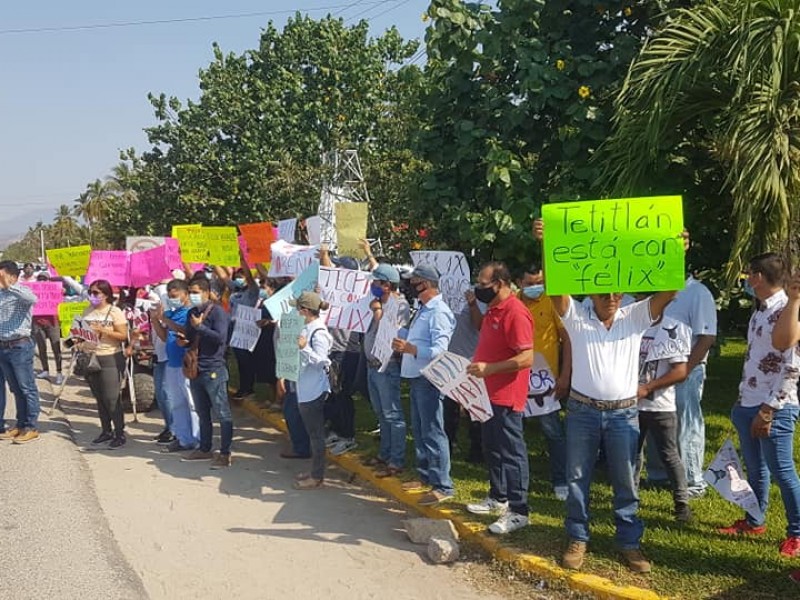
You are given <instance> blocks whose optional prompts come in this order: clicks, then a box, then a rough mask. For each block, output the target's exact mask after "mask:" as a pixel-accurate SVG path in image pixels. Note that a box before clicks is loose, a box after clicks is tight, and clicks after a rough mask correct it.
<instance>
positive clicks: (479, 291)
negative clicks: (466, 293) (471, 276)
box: [475, 285, 497, 304]
mask: <svg viewBox="0 0 800 600" xmlns="http://www.w3.org/2000/svg"><path fill="white" fill-rule="evenodd" d="M496 296H497V290H496V289H494V287H493V286H489V287H480V286H479V285H476V286H475V297H476V298H477V299H478V300H480V301H481V302H483V303H484V304H489V303H490V302H491V301H492V300H494V299H495V297H496Z"/></svg>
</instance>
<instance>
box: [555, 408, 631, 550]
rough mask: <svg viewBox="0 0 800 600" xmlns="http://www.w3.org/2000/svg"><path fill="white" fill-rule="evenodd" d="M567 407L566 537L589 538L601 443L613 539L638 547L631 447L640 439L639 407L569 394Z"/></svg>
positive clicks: (575, 538)
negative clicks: (599, 404)
mask: <svg viewBox="0 0 800 600" xmlns="http://www.w3.org/2000/svg"><path fill="white" fill-rule="evenodd" d="M568 409H569V410H568V412H567V419H566V422H567V485H568V486H569V496H568V497H567V519H566V523H565V524H566V528H567V533H568V534H569V537H570V538H571V539H573V540H578V541H580V542H588V541H589V487H590V486H591V483H592V473H593V471H594V466H595V463H596V462H597V453H598V450H599V449H600V447H601V446H602V447H603V449H604V451H605V455H606V461H607V464H608V475H609V478H610V479H611V487H612V490H613V492H614V523H615V525H616V529H617V533H616V538H615V539H616V543H617V545H618V546H619V547H620V548H622V549H623V550H629V549H632V548H638V547H639V540H641V538H642V534H643V533H644V524H643V523H642V521H641V520H640V519H639V518H638V517H637V516H636V513H637V511H638V510H639V492H638V490H637V486H636V485H634V481H633V473H634V469H635V466H636V450H637V446H638V444H639V414H638V409H637V408H636V407H635V406H633V407H631V408H623V409H617V410H597V409H596V408H593V407H591V406H588V405H586V404H581V403H580V402H578V401H577V400H573V399H570V400H569V403H568Z"/></svg>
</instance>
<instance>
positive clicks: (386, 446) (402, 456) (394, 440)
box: [367, 360, 406, 469]
mask: <svg viewBox="0 0 800 600" xmlns="http://www.w3.org/2000/svg"><path fill="white" fill-rule="evenodd" d="M367 385H368V386H369V399H370V402H371V403H372V408H373V410H374V411H375V414H376V415H378V421H379V422H380V425H381V446H380V450H379V451H378V456H379V457H380V458H381V459H383V460H385V461H386V462H387V463H389V464H390V465H391V466H393V467H397V468H399V469H402V468H403V467H404V466H405V464H406V416H405V414H404V413H403V405H402V404H401V403H400V363H399V362H397V361H394V360H393V361H390V362H389V366H388V367H386V371H385V372H383V373H380V372H378V369H374V368H372V367H368V368H367Z"/></svg>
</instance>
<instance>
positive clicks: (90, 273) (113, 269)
mask: <svg viewBox="0 0 800 600" xmlns="http://www.w3.org/2000/svg"><path fill="white" fill-rule="evenodd" d="M130 256H131V253H130V252H128V251H127V250H92V256H91V258H90V259H89V269H88V270H87V271H86V278H85V279H86V283H88V284H91V283H92V282H93V281H97V280H98V279H105V280H107V281H108V282H109V283H110V284H111V285H118V286H125V285H130V284H131V264H130Z"/></svg>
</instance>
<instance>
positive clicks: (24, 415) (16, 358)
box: [0, 338, 39, 429]
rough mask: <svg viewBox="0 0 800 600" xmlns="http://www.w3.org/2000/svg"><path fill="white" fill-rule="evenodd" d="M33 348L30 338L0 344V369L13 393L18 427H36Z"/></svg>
mask: <svg viewBox="0 0 800 600" xmlns="http://www.w3.org/2000/svg"><path fill="white" fill-rule="evenodd" d="M33 348H34V343H33V340H32V339H30V338H28V339H26V340H22V341H20V342H17V343H14V344H13V345H11V346H9V347H2V346H0V369H2V370H3V376H4V377H5V379H6V381H8V387H9V388H11V393H12V394H14V400H15V402H16V405H17V427H18V428H19V429H36V425H37V420H38V418H39V389H38V388H37V387H36V375H35V374H34V372H33ZM4 393H5V392H4ZM4 404H5V403H4ZM4 408H5V407H4Z"/></svg>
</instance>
